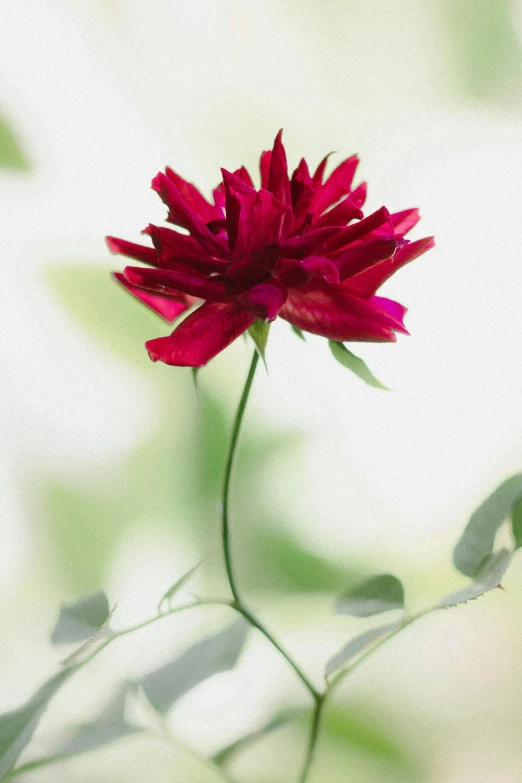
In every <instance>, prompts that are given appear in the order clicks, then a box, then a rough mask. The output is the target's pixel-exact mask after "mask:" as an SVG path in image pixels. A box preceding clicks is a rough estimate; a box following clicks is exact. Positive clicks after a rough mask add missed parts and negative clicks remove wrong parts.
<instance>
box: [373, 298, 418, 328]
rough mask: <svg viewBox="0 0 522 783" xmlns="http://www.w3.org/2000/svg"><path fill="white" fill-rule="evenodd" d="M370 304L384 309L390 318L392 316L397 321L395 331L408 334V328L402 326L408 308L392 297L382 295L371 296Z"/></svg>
mask: <svg viewBox="0 0 522 783" xmlns="http://www.w3.org/2000/svg"><path fill="white" fill-rule="evenodd" d="M370 304H371V305H372V306H374V307H378V308H379V309H380V310H384V312H386V313H387V314H388V315H389V316H390V318H393V319H394V320H395V321H396V323H397V331H398V332H402V333H403V334H409V332H408V330H407V329H406V327H405V326H404V316H405V315H406V313H407V312H408V308H407V307H404V305H402V304H400V302H396V301H395V300H394V299H386V298H385V297H384V296H372V298H371V299H370Z"/></svg>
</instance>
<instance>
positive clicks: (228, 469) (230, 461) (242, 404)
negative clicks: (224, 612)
mask: <svg viewBox="0 0 522 783" xmlns="http://www.w3.org/2000/svg"><path fill="white" fill-rule="evenodd" d="M258 362H259V354H258V352H257V351H254V355H253V357H252V362H251V364H250V369H249V371H248V375H247V379H246V381H245V386H244V388H243V393H242V395H241V399H240V400H239V405H238V408H237V412H236V417H235V419H234V426H233V427H232V436H231V438H230V446H229V447H228V455H227V461H226V465H225V476H224V479H223V494H222V507H221V508H222V511H221V540H222V542H223V554H224V555H225V567H226V569H227V577H228V583H229V585H230V589H231V591H232V595H233V596H234V601H235V602H236V603H237V604H240V603H241V599H240V597H239V593H238V589H237V586H236V580H235V578H234V572H233V570H232V555H231V552H230V525H229V516H228V507H229V495H230V483H231V481H232V471H233V468H234V462H235V457H236V451H237V444H238V440H239V433H240V431H241V423H242V421H243V416H244V414H245V408H246V406H247V402H248V396H249V394H250V389H251V388H252V383H253V380H254V375H255V374H256V368H257V364H258Z"/></svg>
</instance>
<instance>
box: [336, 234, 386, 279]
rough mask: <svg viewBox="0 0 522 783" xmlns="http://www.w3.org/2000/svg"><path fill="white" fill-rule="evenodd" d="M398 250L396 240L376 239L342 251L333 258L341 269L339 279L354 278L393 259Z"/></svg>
mask: <svg viewBox="0 0 522 783" xmlns="http://www.w3.org/2000/svg"><path fill="white" fill-rule="evenodd" d="M396 250H397V240H395V239H374V240H371V241H370V242H361V243H360V244H358V245H354V246H353V247H349V248H348V249H347V250H341V251H340V252H339V253H335V254H334V255H332V256H331V258H332V261H335V263H336V264H337V267H338V269H339V277H340V279H341V280H345V279H346V278H347V277H353V276H354V275H357V274H359V272H362V271H363V270H364V269H368V268H369V267H371V266H373V265H374V264H378V263H379V262H380V261H384V260H385V259H387V258H391V257H392V256H393V254H394V253H395V252H396Z"/></svg>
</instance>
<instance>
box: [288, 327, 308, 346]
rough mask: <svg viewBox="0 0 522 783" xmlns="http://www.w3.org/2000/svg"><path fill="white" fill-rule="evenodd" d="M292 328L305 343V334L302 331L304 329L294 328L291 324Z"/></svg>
mask: <svg viewBox="0 0 522 783" xmlns="http://www.w3.org/2000/svg"><path fill="white" fill-rule="evenodd" d="M290 326H291V327H292V329H293V331H294V332H295V333H296V335H297V336H298V337H300V338H301V340H304V341H305V342H306V337H305V336H304V334H303V330H302V329H299V327H298V326H294V325H293V324H290Z"/></svg>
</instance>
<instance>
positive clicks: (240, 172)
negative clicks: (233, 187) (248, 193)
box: [234, 166, 254, 188]
mask: <svg viewBox="0 0 522 783" xmlns="http://www.w3.org/2000/svg"><path fill="white" fill-rule="evenodd" d="M234 176H236V177H237V178H238V179H240V180H241V181H242V182H244V183H245V185H249V186H250V187H251V188H253V187H254V183H253V182H252V177H251V176H250V174H249V173H248V171H247V169H246V168H245V167H244V166H241V168H240V169H237V171H234Z"/></svg>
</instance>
